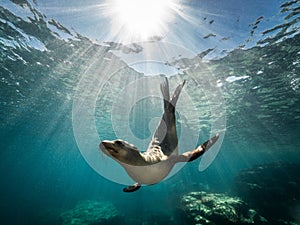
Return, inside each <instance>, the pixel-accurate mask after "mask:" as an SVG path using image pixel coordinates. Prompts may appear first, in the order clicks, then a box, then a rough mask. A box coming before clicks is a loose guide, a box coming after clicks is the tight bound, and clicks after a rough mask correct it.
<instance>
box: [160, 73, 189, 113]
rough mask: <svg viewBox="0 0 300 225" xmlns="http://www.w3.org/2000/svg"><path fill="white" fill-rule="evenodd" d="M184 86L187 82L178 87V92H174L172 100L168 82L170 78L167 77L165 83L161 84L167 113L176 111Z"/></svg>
mask: <svg viewBox="0 0 300 225" xmlns="http://www.w3.org/2000/svg"><path fill="white" fill-rule="evenodd" d="M184 84H185V80H184V81H183V82H182V83H181V84H179V85H178V86H177V88H176V90H175V91H174V94H173V95H172V98H171V99H170V90H169V82H168V78H166V77H165V80H164V82H163V83H161V85H160V89H161V93H162V95H163V97H164V109H165V111H171V112H174V111H175V106H176V103H177V100H178V97H179V95H180V92H181V90H182V88H183V86H184Z"/></svg>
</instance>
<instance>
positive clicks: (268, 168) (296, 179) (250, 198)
mask: <svg viewBox="0 0 300 225" xmlns="http://www.w3.org/2000/svg"><path fill="white" fill-rule="evenodd" d="M299 171H300V165H297V164H292V163H272V164H267V165H259V166H256V167H253V168H251V169H247V170H244V171H242V172H240V174H239V175H238V176H237V177H236V180H235V185H234V194H236V195H238V196H239V197H241V198H242V199H243V200H244V201H247V202H248V203H249V204H250V205H251V206H252V207H255V208H256V209H257V210H258V211H259V212H261V213H262V214H263V215H264V216H265V217H266V218H268V220H270V221H271V222H272V224H286V223H283V222H280V221H284V220H285V221H286V220H288V221H289V220H290V221H297V222H300V219H299V206H300V174H299Z"/></svg>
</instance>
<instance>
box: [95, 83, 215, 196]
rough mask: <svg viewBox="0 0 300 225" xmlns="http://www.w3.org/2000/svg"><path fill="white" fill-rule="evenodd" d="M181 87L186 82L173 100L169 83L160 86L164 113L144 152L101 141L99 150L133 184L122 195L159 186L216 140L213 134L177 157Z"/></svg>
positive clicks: (121, 142)
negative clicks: (169, 175) (172, 170)
mask: <svg viewBox="0 0 300 225" xmlns="http://www.w3.org/2000/svg"><path fill="white" fill-rule="evenodd" d="M184 84H185V81H183V82H182V83H181V84H180V85H178V86H177V88H176V90H175V92H174V94H173V95H172V98H170V94H169V83H168V79H167V78H165V80H164V82H163V83H162V84H161V85H160V88H161V92H162V95H163V98H164V100H163V101H164V113H163V116H162V119H161V121H160V123H159V125H158V127H157V128H156V131H155V133H154V135H153V137H152V140H151V142H150V145H149V147H148V149H147V151H146V152H143V153H142V152H140V151H139V150H138V149H137V148H136V147H135V146H134V145H132V144H130V143H128V142H126V141H123V140H121V139H118V140H114V141H102V142H101V143H100V144H99V148H100V150H101V151H102V152H103V153H104V154H106V155H108V156H109V157H111V158H112V159H114V160H115V161H116V162H118V163H119V164H120V165H121V166H122V167H123V168H124V169H125V170H126V172H127V174H128V175H129V176H130V177H131V178H132V179H133V180H134V181H135V182H136V184H134V185H132V186H129V187H127V188H124V189H123V191H124V192H133V191H136V190H138V189H139V188H140V187H141V185H143V184H146V185H151V184H156V183H158V182H160V181H161V180H163V179H164V178H165V177H166V176H167V175H168V174H169V173H170V171H171V169H172V168H173V166H174V165H175V163H178V162H191V161H193V160H195V159H197V158H198V157H199V156H201V155H203V154H204V153H205V151H207V150H208V149H209V148H210V147H211V146H212V145H213V144H214V143H215V142H216V141H217V140H218V138H219V134H216V135H215V136H214V137H213V138H211V139H210V140H208V141H206V142H205V143H203V144H202V145H200V146H199V147H197V148H196V149H194V150H191V151H188V152H185V153H183V154H181V155H178V146H177V145H178V138H177V131H176V119H175V106H176V102H177V100H178V97H179V94H180V92H181V90H182V88H183V86H184Z"/></svg>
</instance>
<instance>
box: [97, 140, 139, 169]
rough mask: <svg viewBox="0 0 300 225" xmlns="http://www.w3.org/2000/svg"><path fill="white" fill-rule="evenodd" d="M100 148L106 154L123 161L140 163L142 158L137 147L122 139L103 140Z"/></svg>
mask: <svg viewBox="0 0 300 225" xmlns="http://www.w3.org/2000/svg"><path fill="white" fill-rule="evenodd" d="M99 148H100V149H101V151H102V152H103V153H104V154H106V155H108V156H109V157H111V158H112V159H114V160H117V161H120V162H122V163H126V164H130V165H138V164H140V163H139V160H141V159H142V157H141V154H140V151H139V150H138V149H137V147H135V146H134V145H132V144H130V143H128V142H126V141H123V140H121V139H117V140H114V141H102V142H101V143H100V145H99Z"/></svg>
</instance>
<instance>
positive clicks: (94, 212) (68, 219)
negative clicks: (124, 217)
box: [60, 201, 121, 225]
mask: <svg viewBox="0 0 300 225" xmlns="http://www.w3.org/2000/svg"><path fill="white" fill-rule="evenodd" d="M60 217H61V220H62V223H61V225H96V224H121V223H120V222H119V220H120V214H119V212H118V210H117V209H116V208H115V206H114V205H113V204H112V203H110V202H99V201H83V202H80V203H78V204H77V205H76V206H75V208H73V209H71V210H68V211H66V212H64V213H62V214H61V216H60Z"/></svg>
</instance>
